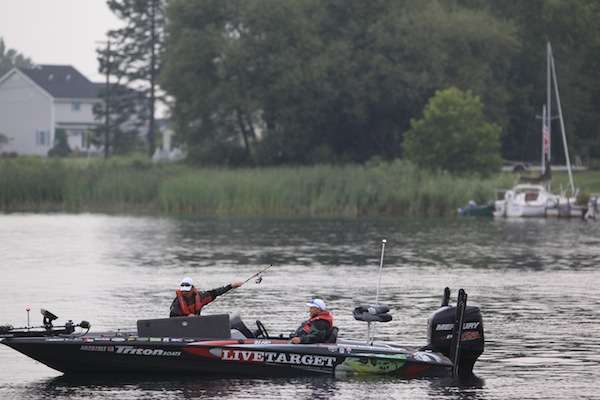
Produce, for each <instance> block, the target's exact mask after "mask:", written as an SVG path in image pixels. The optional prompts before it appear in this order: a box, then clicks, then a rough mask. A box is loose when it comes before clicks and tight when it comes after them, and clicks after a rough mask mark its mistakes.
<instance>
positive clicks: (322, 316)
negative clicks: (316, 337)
mask: <svg viewBox="0 0 600 400" xmlns="http://www.w3.org/2000/svg"><path fill="white" fill-rule="evenodd" d="M318 320H321V321H325V322H327V325H329V326H328V328H327V331H328V332H330V331H331V328H333V315H331V313H330V312H329V311H321V312H320V313H318V314H317V315H315V316H314V317H312V318H311V319H309V320H308V321H306V322H305V323H304V325H302V330H303V331H304V332H305V333H310V328H311V326H312V324H313V322H315V321H318Z"/></svg>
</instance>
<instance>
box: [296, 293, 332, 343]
mask: <svg viewBox="0 0 600 400" xmlns="http://www.w3.org/2000/svg"><path fill="white" fill-rule="evenodd" d="M306 305H307V306H308V307H309V309H308V313H309V314H310V318H309V319H308V320H307V321H304V322H303V323H302V325H300V327H299V328H298V329H297V330H296V333H295V334H294V337H292V341H291V342H292V343H293V344H301V343H302V344H307V343H324V342H327V340H328V339H329V338H330V336H331V334H332V331H333V315H332V314H331V313H330V312H329V311H327V305H326V304H325V302H324V301H323V300H321V299H313V300H311V301H310V302H309V303H306Z"/></svg>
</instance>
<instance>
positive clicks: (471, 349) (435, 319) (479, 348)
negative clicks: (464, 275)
mask: <svg viewBox="0 0 600 400" xmlns="http://www.w3.org/2000/svg"><path fill="white" fill-rule="evenodd" d="M449 301H450V289H449V288H445V289H444V297H443V300H442V305H441V307H440V308H439V309H438V310H436V311H435V312H434V313H433V314H432V315H431V316H430V317H429V320H428V321H427V338H428V344H427V346H425V348H424V350H433V351H438V352H440V353H442V354H444V355H445V356H446V357H448V358H450V359H451V360H452V362H453V364H454V366H453V369H452V375H453V376H454V377H468V376H470V375H472V374H473V365H474V364H475V362H476V361H477V359H478V358H479V356H480V355H481V354H482V353H483V350H484V347H485V342H484V332H483V319H482V317H481V311H480V310H479V307H476V306H468V305H467V293H466V292H465V291H464V289H460V290H459V291H458V298H457V303H456V306H449V305H448V303H449ZM459 338H460V340H459Z"/></svg>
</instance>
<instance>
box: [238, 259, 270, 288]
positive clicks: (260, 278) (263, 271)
mask: <svg viewBox="0 0 600 400" xmlns="http://www.w3.org/2000/svg"><path fill="white" fill-rule="evenodd" d="M272 267H273V264H271V265H269V266H268V267H267V268H265V269H262V270H260V271H258V272H256V273H254V274H252V275H250V277H249V278H248V279H246V280H245V281H243V282H242V285H244V284H245V283H247V282H248V281H250V280H251V279H254V278H256V281H255V283H256V284H257V285H258V284H260V283H261V282H262V279H263V278H262V274H263V273H265V272H266V271H268V270H269V269H271V268H272Z"/></svg>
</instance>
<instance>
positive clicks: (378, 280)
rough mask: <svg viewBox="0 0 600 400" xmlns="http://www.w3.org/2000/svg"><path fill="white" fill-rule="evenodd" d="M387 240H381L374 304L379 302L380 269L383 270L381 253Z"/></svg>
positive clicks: (383, 251)
mask: <svg viewBox="0 0 600 400" xmlns="http://www.w3.org/2000/svg"><path fill="white" fill-rule="evenodd" d="M386 243H387V240H385V239H383V240H382V241H381V259H380V260H379V277H378V279H377V295H376V296H375V304H379V288H380V287H381V271H382V270H383V254H384V253H385V244H386Z"/></svg>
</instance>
